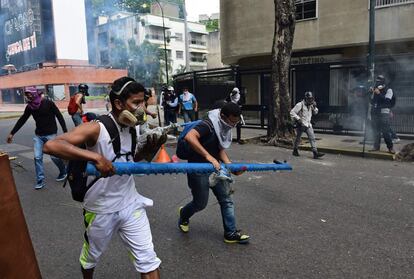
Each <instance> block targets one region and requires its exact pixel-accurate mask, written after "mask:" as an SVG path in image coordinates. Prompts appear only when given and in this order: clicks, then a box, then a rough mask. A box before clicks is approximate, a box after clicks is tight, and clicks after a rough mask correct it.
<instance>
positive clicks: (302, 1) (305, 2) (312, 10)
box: [295, 0, 316, 20]
mask: <svg viewBox="0 0 414 279" xmlns="http://www.w3.org/2000/svg"><path fill="white" fill-rule="evenodd" d="M295 5H296V20H301V19H308V18H316V0H295Z"/></svg>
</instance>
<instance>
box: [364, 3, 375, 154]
mask: <svg viewBox="0 0 414 279" xmlns="http://www.w3.org/2000/svg"><path fill="white" fill-rule="evenodd" d="M375 2H376V0H370V1H369V46H368V61H367V70H368V86H369V87H371V88H374V86H375V4H376V3H375ZM369 113H370V109H368V114H369ZM366 118H368V115H367V116H366ZM367 124H368V120H365V125H364V140H363V145H362V156H365V142H366V138H367Z"/></svg>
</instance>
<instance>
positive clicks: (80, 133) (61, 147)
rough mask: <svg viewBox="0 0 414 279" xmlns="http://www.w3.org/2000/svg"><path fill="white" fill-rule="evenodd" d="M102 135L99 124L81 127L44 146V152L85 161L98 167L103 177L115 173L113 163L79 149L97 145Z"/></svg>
mask: <svg viewBox="0 0 414 279" xmlns="http://www.w3.org/2000/svg"><path fill="white" fill-rule="evenodd" d="M99 133H100V126H99V123H97V122H90V123H85V124H82V125H79V126H78V127H76V128H75V129H73V130H71V131H70V132H68V133H64V134H63V135H60V136H58V137H56V138H55V139H53V140H49V141H48V142H46V143H45V145H44V146H43V152H44V153H46V154H50V155H53V156H56V157H59V158H62V159H66V160H85V161H90V162H92V163H94V164H95V165H96V168H97V169H98V170H99V171H100V172H101V174H102V176H107V175H111V174H114V173H115V169H114V167H113V166H112V163H111V162H110V161H109V160H108V159H106V158H105V157H103V156H102V155H101V154H98V153H95V152H92V151H89V150H86V149H82V148H79V147H77V145H81V144H84V143H86V144H87V145H88V146H93V145H95V144H96V142H97V140H98V138H99Z"/></svg>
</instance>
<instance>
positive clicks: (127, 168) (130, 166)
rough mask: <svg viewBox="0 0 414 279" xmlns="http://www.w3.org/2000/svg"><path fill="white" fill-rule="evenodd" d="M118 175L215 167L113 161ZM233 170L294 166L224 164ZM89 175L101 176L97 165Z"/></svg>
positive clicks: (90, 168) (90, 167) (89, 167)
mask: <svg viewBox="0 0 414 279" xmlns="http://www.w3.org/2000/svg"><path fill="white" fill-rule="evenodd" d="M113 165H114V167H115V170H116V171H115V173H116V174H117V175H124V174H127V175H132V174H173V173H213V172H214V171H215V169H214V167H213V165H212V164H210V163H132V162H128V163H117V162H115V163H113ZM222 167H225V168H227V169H228V170H230V171H231V172H238V171H248V172H252V171H290V170H292V167H291V166H290V165H289V164H287V163H273V164H250V163H231V164H222ZM86 173H87V175H92V176H100V173H99V171H98V170H97V169H96V168H95V165H93V164H90V163H89V164H88V165H87V168H86Z"/></svg>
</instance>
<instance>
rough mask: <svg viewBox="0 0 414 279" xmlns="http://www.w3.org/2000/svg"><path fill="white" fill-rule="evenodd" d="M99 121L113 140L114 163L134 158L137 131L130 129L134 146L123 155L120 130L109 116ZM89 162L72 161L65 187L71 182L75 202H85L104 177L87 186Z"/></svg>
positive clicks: (102, 116) (100, 118)
mask: <svg viewBox="0 0 414 279" xmlns="http://www.w3.org/2000/svg"><path fill="white" fill-rule="evenodd" d="M97 121H99V122H101V123H102V124H103V125H104V126H105V129H106V130H107V131H108V133H109V136H110V138H111V143H112V147H113V149H114V153H115V154H116V156H115V158H113V160H112V162H115V160H116V159H118V158H120V157H121V156H126V157H127V159H128V156H133V155H134V152H135V147H136V145H137V131H136V130H135V128H130V129H129V132H130V133H131V137H132V144H131V152H128V153H126V154H121V140H120V138H119V131H118V128H117V126H116V124H115V122H114V120H112V118H111V117H110V116H109V115H101V116H99V117H98V119H97ZM80 147H81V148H83V149H85V148H86V146H85V145H82V146H80ZM87 164H88V161H84V160H70V161H69V164H68V167H67V172H68V176H67V178H66V181H65V183H64V184H63V187H65V186H66V182H69V186H70V189H71V193H72V198H73V199H74V200H75V201H79V202H83V200H84V198H85V195H86V192H87V191H88V190H89V189H90V188H91V187H92V186H93V184H95V182H97V181H98V180H99V179H100V178H102V177H96V178H95V179H94V180H93V181H91V182H90V183H89V184H87V179H88V176H87V175H86V165H87Z"/></svg>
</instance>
